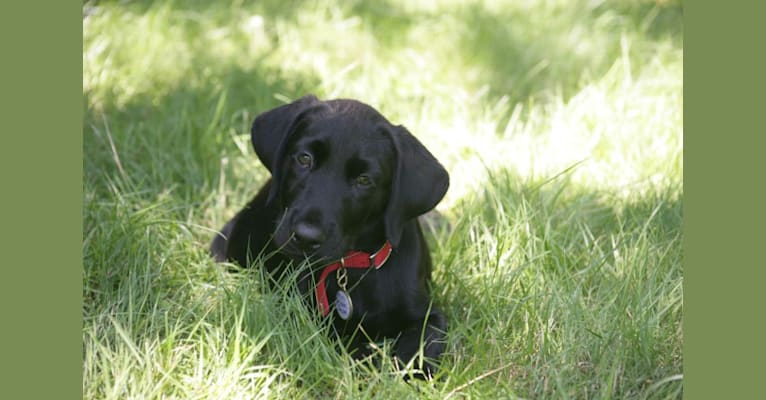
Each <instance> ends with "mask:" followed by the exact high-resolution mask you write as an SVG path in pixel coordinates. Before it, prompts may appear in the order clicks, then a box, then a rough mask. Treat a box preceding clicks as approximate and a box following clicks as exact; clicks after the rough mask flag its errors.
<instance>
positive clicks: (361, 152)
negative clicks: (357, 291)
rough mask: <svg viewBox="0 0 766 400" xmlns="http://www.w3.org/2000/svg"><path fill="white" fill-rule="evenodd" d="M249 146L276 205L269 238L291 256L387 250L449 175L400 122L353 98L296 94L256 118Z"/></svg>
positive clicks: (435, 200) (427, 205) (433, 203)
mask: <svg viewBox="0 0 766 400" xmlns="http://www.w3.org/2000/svg"><path fill="white" fill-rule="evenodd" d="M251 133H252V142H253V147H254V148H255V151H256V153H257V154H258V157H259V158H260V159H261V161H262V162H263V164H264V165H265V166H266V167H267V168H268V169H269V171H270V172H271V174H272V186H271V192H270V193H269V200H268V201H269V202H270V203H276V205H277V206H278V207H279V208H280V209H281V210H282V211H283V212H282V213H281V218H280V220H279V221H277V229H276V231H275V232H274V241H275V244H276V245H277V246H278V247H279V248H280V249H281V251H282V252H283V253H284V254H286V255H288V256H291V257H294V258H296V259H302V258H304V257H310V258H312V259H316V260H319V259H324V260H331V259H337V258H340V257H342V256H343V255H344V254H345V253H346V252H347V251H349V250H352V249H354V250H365V251H373V250H375V249H377V248H378V247H379V246H380V245H381V244H382V243H383V242H384V241H385V240H389V241H391V243H392V244H393V245H394V247H396V246H397V245H398V243H399V240H400V239H401V234H402V230H403V227H404V224H405V223H406V222H407V221H408V220H411V219H412V218H416V217H417V216H418V215H420V214H423V213H425V212H426V211H428V210H430V209H431V208H433V207H434V206H436V204H437V203H438V202H439V201H440V200H441V198H442V197H443V196H444V194H445V193H446V191H447V187H448V185H449V177H448V175H447V172H446V171H445V170H444V168H443V167H442V166H441V165H440V164H439V163H438V161H436V159H435V158H434V157H433V155H431V153H430V152H428V150H426V148H425V147H424V146H423V145H422V144H421V143H420V142H419V141H418V140H417V139H415V137H414V136H412V135H411V134H410V133H409V132H408V131H407V130H406V129H405V128H403V127H401V126H394V125H392V124H391V123H389V122H388V121H387V120H386V119H385V118H384V117H383V116H382V115H380V113H378V112H377V111H376V110H375V109H373V108H372V107H370V106H368V105H365V104H363V103H360V102H357V101H354V100H331V101H320V100H318V99H317V98H316V97H314V96H306V97H303V98H301V99H299V100H297V101H295V102H293V103H290V104H286V105H283V106H280V107H277V108H275V109H272V110H270V111H267V112H264V113H263V114H260V115H259V116H258V117H257V118H256V119H255V121H254V122H253V128H252V132H251Z"/></svg>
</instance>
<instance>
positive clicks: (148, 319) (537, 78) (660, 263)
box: [83, 1, 683, 399]
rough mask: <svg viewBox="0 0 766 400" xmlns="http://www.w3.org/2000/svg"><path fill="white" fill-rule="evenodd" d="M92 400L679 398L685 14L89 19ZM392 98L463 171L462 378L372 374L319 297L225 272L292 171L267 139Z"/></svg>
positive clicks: (289, 9)
mask: <svg viewBox="0 0 766 400" xmlns="http://www.w3.org/2000/svg"><path fill="white" fill-rule="evenodd" d="M84 14H85V15H86V16H84V19H83V30H84V38H83V44H84V52H83V91H84V94H85V101H86V106H87V112H86V115H85V132H84V147H85V148H84V160H83V161H84V171H85V176H84V185H85V187H84V192H85V209H84V212H83V218H84V232H85V237H84V242H83V256H84V263H85V273H84V278H83V279H84V282H83V283H84V288H85V289H84V293H83V296H84V299H85V308H84V317H85V326H84V331H83V349H84V376H83V390H84V393H85V396H84V397H85V398H130V397H132V398H162V397H165V398H168V397H169V398H227V399H228V398H254V397H268V398H290V397H300V398H303V397H309V398H317V397H320V398H322V397H339V398H392V397H402V398H410V397H413V396H419V397H423V398H438V399H441V398H446V397H475V398H507V397H514V396H520V397H523V398H566V397H575V398H668V397H670V398H675V397H680V393H681V387H682V386H681V381H682V375H681V374H682V360H681V346H682V334H681V328H680V321H681V311H682V308H681V307H682V286H681V285H682V268H681V261H682V257H681V248H680V243H681V240H680V235H681V230H680V228H681V214H682V210H681V199H682V197H683V187H682V175H683V156H682V135H683V131H682V122H683V117H682V106H683V100H682V88H683V86H682V85H683V84H682V68H683V56H682V45H683V38H682V37H681V32H682V19H681V10H680V5H679V4H677V3H674V2H669V3H668V2H653V1H649V2H644V1H604V2H591V1H548V2H537V1H527V2H500V1H488V2H479V1H475V2H474V1H472V2H458V1H426V2H399V1H390V2H361V1H358V2H342V3H340V2H329V1H315V2H297V1H286V2H255V3H253V4H251V3H250V2H244V1H232V2H203V1H199V2H195V1H192V2H158V3H156V4H155V3H149V2H146V3H142V2H137V3H124V2H96V3H92V4H91V3H88V4H86V5H85V6H84ZM305 93H315V94H317V95H319V96H320V97H321V98H333V97H350V98H357V99H360V100H362V101H364V102H367V103H369V104H371V105H373V106H375V107H376V108H378V109H379V110H381V112H382V113H383V114H384V115H386V116H388V117H389V118H390V119H391V120H392V121H393V122H394V123H402V124H404V125H406V126H407V127H408V128H409V129H410V130H411V131H412V132H413V133H415V134H416V135H417V136H418V137H419V138H420V139H421V140H422V141H423V142H424V143H426V145H427V146H428V147H429V148H430V149H431V150H432V151H433V152H434V154H435V155H436V156H437V158H439V159H440V160H441V161H442V162H443V164H444V165H445V166H446V167H447V169H448V170H449V172H450V175H451V187H450V190H449V192H448V194H447V197H446V198H445V200H444V201H443V202H442V203H441V204H440V206H439V208H438V209H439V211H440V212H441V213H442V215H443V216H444V218H445V221H444V223H441V224H437V226H438V227H436V228H434V229H433V230H429V242H430V243H431V245H432V250H433V251H432V253H433V256H434V260H435V264H436V271H435V282H434V291H435V293H436V296H437V299H438V301H439V302H440V303H441V304H442V305H443V307H444V309H445V310H446V312H447V314H448V317H449V319H450V332H451V333H450V338H449V340H450V342H449V352H448V354H447V355H446V357H445V361H444V368H443V371H442V375H441V379H440V380H439V381H438V382H435V383H431V384H426V383H416V384H414V386H413V385H408V384H405V383H404V382H402V381H401V380H400V379H399V378H397V374H396V371H395V370H394V366H393V365H392V364H391V363H384V364H383V366H382V372H381V371H378V370H376V369H374V368H370V367H369V366H367V365H358V364H357V365H355V364H354V363H353V362H352V361H351V360H350V358H349V357H347V356H346V355H344V354H343V353H342V352H341V353H339V352H338V351H337V345H336V343H334V342H333V340H332V339H330V338H328V337H327V335H326V334H325V333H326V332H325V331H324V330H325V328H326V327H324V326H323V324H322V322H321V321H318V320H315V319H314V318H313V314H312V313H311V312H310V310H308V311H307V310H306V309H305V307H303V305H302V304H301V303H300V301H299V300H298V299H297V298H296V295H295V293H294V290H291V289H289V288H285V289H284V290H283V291H282V292H277V293H274V292H271V291H269V290H266V289H265V282H264V280H263V279H264V278H263V277H262V276H261V275H260V274H258V273H257V272H254V273H246V274H230V273H228V272H226V270H225V268H221V267H220V266H217V265H215V264H214V263H212V261H211V260H210V259H209V258H208V257H207V255H206V254H205V248H206V246H207V242H208V240H209V239H210V237H211V235H212V229H217V228H219V227H220V226H221V225H222V224H223V223H224V222H225V221H226V219H227V218H229V217H231V216H232V215H233V214H234V213H235V212H236V211H237V209H238V208H239V207H241V206H242V204H244V202H245V201H246V200H247V199H248V197H249V196H252V195H253V193H254V191H255V190H256V188H257V187H258V185H259V184H260V183H262V182H263V181H264V180H265V178H266V176H267V172H266V171H265V169H264V168H263V167H262V166H260V165H259V164H258V162H257V161H256V158H255V156H254V154H253V152H252V150H251V149H250V144H249V137H248V136H247V135H246V133H247V132H248V130H249V124H250V122H251V121H252V119H253V117H254V116H255V115H256V114H257V113H258V112H260V111H263V110H265V109H268V108H270V107H272V106H275V105H278V104H280V103H282V102H285V101H289V100H290V99H294V98H297V97H299V96H301V95H303V94H305Z"/></svg>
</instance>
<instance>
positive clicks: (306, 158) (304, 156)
mask: <svg viewBox="0 0 766 400" xmlns="http://www.w3.org/2000/svg"><path fill="white" fill-rule="evenodd" d="M295 162H297V163H298V166H299V167H301V168H305V169H308V168H311V166H312V165H313V164H314V159H313V158H312V157H311V154H309V153H300V154H298V155H297V156H295Z"/></svg>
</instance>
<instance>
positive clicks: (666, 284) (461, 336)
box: [429, 170, 683, 398]
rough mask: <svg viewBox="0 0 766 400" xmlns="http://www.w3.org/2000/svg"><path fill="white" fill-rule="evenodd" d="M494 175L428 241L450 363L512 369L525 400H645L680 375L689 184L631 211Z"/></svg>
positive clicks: (552, 185) (631, 204) (595, 197)
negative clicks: (479, 362)
mask: <svg viewBox="0 0 766 400" xmlns="http://www.w3.org/2000/svg"><path fill="white" fill-rule="evenodd" d="M490 175H491V179H490V180H489V182H488V183H487V184H486V185H485V186H484V189H483V190H482V191H479V192H477V193H475V194H474V195H471V196H469V197H467V198H464V199H463V201H462V203H459V204H458V205H457V206H456V207H454V209H453V210H452V214H453V215H454V217H453V220H454V222H453V226H452V227H451V228H445V229H442V230H439V231H437V232H435V233H434V234H433V236H430V237H429V241H430V244H431V246H432V250H433V254H434V262H435V274H436V281H437V291H438V299H439V301H441V302H442V304H444V305H445V306H446V307H445V311H446V312H447V314H448V318H449V320H450V321H453V322H452V323H451V333H450V335H451V346H450V352H451V354H452V357H453V358H452V359H453V360H456V362H458V363H464V362H466V360H471V359H473V354H485V355H487V359H486V361H488V362H489V363H490V364H489V365H486V366H485V368H486V369H487V370H491V369H493V368H498V367H502V366H504V365H507V366H509V368H507V369H505V372H504V373H506V374H507V376H505V377H502V376H499V377H498V378H497V379H507V380H509V381H515V383H514V384H513V386H514V387H516V388H518V389H519V392H518V393H519V394H520V395H522V396H523V397H549V396H550V397H562V390H563V391H564V393H566V394H567V395H568V396H574V397H585V398H592V397H604V396H606V397H609V396H616V397H619V398H627V397H634V396H637V395H641V396H645V395H647V394H648V392H647V390H650V387H651V384H652V383H653V382H657V381H660V380H662V379H664V378H667V377H669V376H677V375H678V374H681V373H682V352H681V350H682V345H683V341H682V336H681V313H682V289H681V283H682V266H681V262H682V253H681V234H682V230H681V228H682V226H681V218H682V196H683V193H682V188H681V183H680V182H678V183H676V184H674V185H671V186H669V187H666V188H656V190H650V191H648V193H647V194H645V195H639V194H636V195H633V196H629V197H628V198H621V197H619V196H617V195H616V194H614V193H611V192H610V191H608V190H600V189H592V188H587V187H577V186H574V185H572V184H571V183H569V182H567V181H566V179H565V178H562V179H558V180H555V181H551V182H547V183H543V182H540V181H529V180H525V179H523V178H520V177H518V176H516V175H514V174H512V173H509V172H507V171H502V170H501V171H493V172H491V173H490ZM511 366H513V368H511ZM615 371H618V372H615ZM554 381H555V382H557V385H558V388H555V387H554V386H555V385H550V383H552V382H554ZM610 381H613V382H616V383H615V384H614V386H610V383H609V382H610ZM680 387H681V383H680V382H674V383H672V384H670V385H668V386H667V387H663V388H662V389H661V390H663V391H664V390H667V393H676V392H677V391H679V390H680ZM651 390H655V388H651ZM663 393H664V392H663ZM667 393H666V394H665V396H669V394H667ZM654 395H656V397H658V398H660V397H664V396H663V395H659V394H656V393H655V394H654ZM650 397H651V396H650Z"/></svg>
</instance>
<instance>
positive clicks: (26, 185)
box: [0, 1, 83, 399]
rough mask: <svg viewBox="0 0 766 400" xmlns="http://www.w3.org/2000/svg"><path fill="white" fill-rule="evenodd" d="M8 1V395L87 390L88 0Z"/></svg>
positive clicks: (0, 27) (0, 40) (51, 395)
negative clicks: (85, 149)
mask: <svg viewBox="0 0 766 400" xmlns="http://www.w3.org/2000/svg"><path fill="white" fill-rule="evenodd" d="M0 4H2V5H0V49H2V59H3V61H2V63H0V65H2V68H1V69H0V71H1V72H0V93H2V95H1V96H2V99H3V102H2V104H3V107H2V114H1V115H2V135H0V137H2V143H1V144H0V171H2V172H0V173H1V174H2V180H0V182H2V186H3V195H2V199H3V200H2V205H1V206H0V210H1V211H0V213H1V214H0V215H1V216H2V221H3V228H4V229H3V230H4V231H5V233H6V235H5V236H4V237H3V239H2V240H0V243H2V245H1V248H2V249H3V251H2V268H1V269H0V270H1V271H2V277H0V282H2V283H0V285H1V286H0V288H1V289H0V293H2V294H1V296H2V297H0V304H2V306H0V307H2V308H1V309H0V310H1V311H2V316H3V318H2V332H3V337H2V341H0V343H2V359H3V361H2V365H3V374H2V378H0V382H2V385H0V397H2V398H6V399H71V398H78V397H79V398H82V111H83V100H82V3H80V2H76V1H50V2H45V3H40V2H2V3H0ZM43 245H44V246H43Z"/></svg>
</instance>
